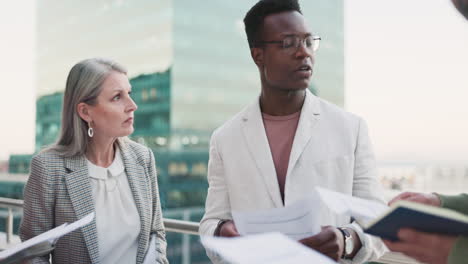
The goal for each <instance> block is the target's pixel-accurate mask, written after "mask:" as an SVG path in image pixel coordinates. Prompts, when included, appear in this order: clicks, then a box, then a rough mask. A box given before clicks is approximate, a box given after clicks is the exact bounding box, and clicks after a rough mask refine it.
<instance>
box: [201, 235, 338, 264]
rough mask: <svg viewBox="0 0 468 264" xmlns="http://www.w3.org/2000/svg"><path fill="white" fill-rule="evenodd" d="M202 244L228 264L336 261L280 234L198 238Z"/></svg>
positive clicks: (296, 263) (290, 263)
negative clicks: (230, 263) (229, 263)
mask: <svg viewBox="0 0 468 264" xmlns="http://www.w3.org/2000/svg"><path fill="white" fill-rule="evenodd" d="M201 242H202V244H203V245H204V246H205V247H206V248H207V249H210V250H212V251H214V252H216V253H218V254H219V255H221V256H222V257H223V258H224V259H226V260H227V261H229V262H232V263H239V264H284V263H288V264H304V263H321V264H336V262H334V261H333V260H332V259H330V258H328V257H326V256H324V255H322V254H320V253H318V252H316V251H314V250H312V249H310V248H308V247H306V246H304V245H302V244H300V243H298V242H296V241H294V240H292V239H290V238H288V237H287V236H285V235H283V234H281V233H265V234H258V235H250V236H244V237H235V238H224V237H202V238H201Z"/></svg>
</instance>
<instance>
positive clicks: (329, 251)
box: [299, 226, 344, 261]
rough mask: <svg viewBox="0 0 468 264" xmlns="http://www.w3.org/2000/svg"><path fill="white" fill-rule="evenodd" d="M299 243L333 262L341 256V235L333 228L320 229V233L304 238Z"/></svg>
mask: <svg viewBox="0 0 468 264" xmlns="http://www.w3.org/2000/svg"><path fill="white" fill-rule="evenodd" d="M299 242H300V243H302V244H304V245H306V246H307V247H310V248H312V249H315V250H317V251H319V252H320V253H322V254H324V255H326V256H328V257H330V258H331V259H333V260H335V261H338V260H339V259H340V258H341V256H342V255H343V250H344V238H343V234H341V232H340V230H338V228H336V227H333V226H325V227H322V231H321V232H320V233H318V234H317V235H314V236H311V237H308V238H304V239H302V240H300V241H299Z"/></svg>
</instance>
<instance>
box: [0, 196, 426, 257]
mask: <svg viewBox="0 0 468 264" xmlns="http://www.w3.org/2000/svg"><path fill="white" fill-rule="evenodd" d="M0 208H6V209H8V215H7V221H6V228H5V230H6V240H7V244H9V243H11V241H12V238H13V217H14V215H13V210H21V209H22V208H23V200H18V199H10V198H4V197H0ZM163 220H164V226H165V228H166V231H167V232H175V233H181V234H185V235H198V228H199V226H200V224H199V223H197V222H191V221H183V220H176V219H170V218H164V219H163ZM184 237H185V239H184V240H183V244H184V245H185V246H184V248H186V251H187V249H188V243H189V242H188V236H184ZM186 253H188V252H186ZM378 261H379V262H378V263H387V264H418V262H417V261H414V260H412V259H409V258H408V257H406V256H404V255H402V254H400V253H395V252H389V253H387V254H385V255H384V256H383V257H382V258H380V259H379V260H378ZM182 263H190V256H189V254H184V257H183V261H182Z"/></svg>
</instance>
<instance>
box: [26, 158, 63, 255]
mask: <svg viewBox="0 0 468 264" xmlns="http://www.w3.org/2000/svg"><path fill="white" fill-rule="evenodd" d="M49 176H50V174H49V172H48V171H47V166H46V164H44V162H43V161H42V160H41V158H40V156H36V157H34V158H33V159H32V161H31V173H30V175H29V179H28V182H27V183H26V186H25V188H24V204H23V218H22V220H21V225H20V228H19V236H20V238H21V241H25V240H28V239H30V238H33V237H35V236H37V235H40V234H42V233H44V232H46V231H49V230H50V229H52V228H53V227H54V200H55V198H54V189H53V188H54V187H53V186H52V185H51V184H49V183H48V178H49ZM49 257H50V254H47V255H44V256H41V257H36V258H34V259H33V260H32V261H31V263H34V264H38V263H49Z"/></svg>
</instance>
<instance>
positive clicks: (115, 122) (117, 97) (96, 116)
mask: <svg viewBox="0 0 468 264" xmlns="http://www.w3.org/2000/svg"><path fill="white" fill-rule="evenodd" d="M131 91H132V87H131V86H130V83H129V81H128V78H127V75H125V74H123V73H119V72H115V71H114V72H112V73H111V74H109V76H108V77H107V78H106V79H105V80H104V83H103V84H102V90H101V93H100V94H99V95H98V97H97V103H96V105H93V106H89V108H88V113H89V117H90V118H91V120H92V123H91V127H92V128H93V129H94V135H95V136H98V137H108V138H116V137H124V136H128V135H130V134H131V133H133V130H134V128H133V113H134V112H135V110H136V109H137V105H136V104H135V102H134V101H133V100H132V98H131V97H130V93H131Z"/></svg>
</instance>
